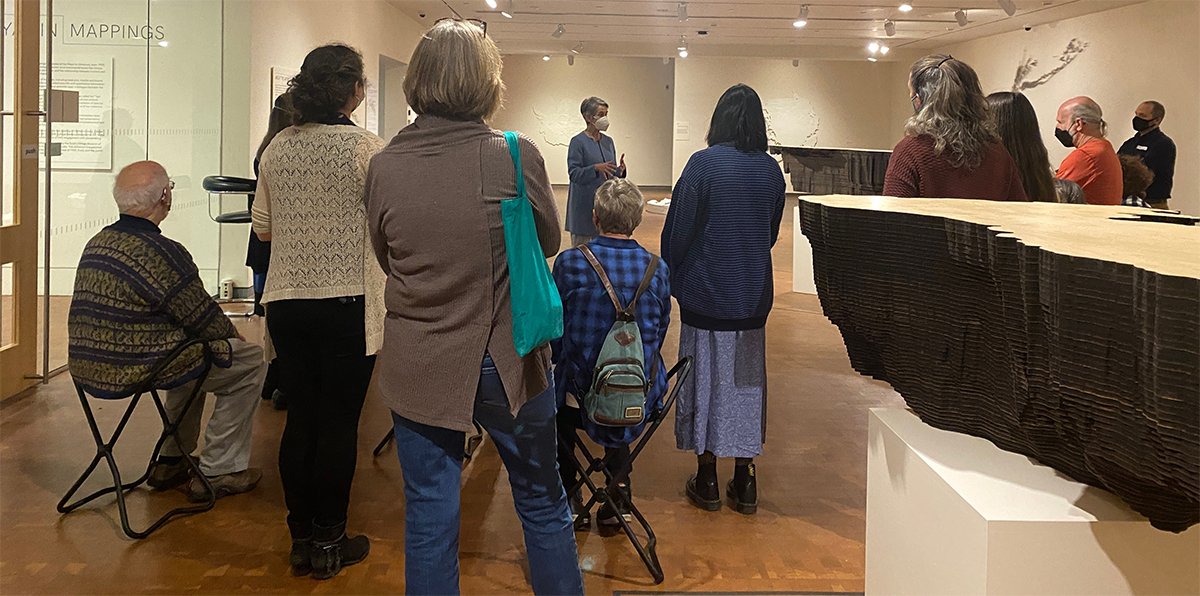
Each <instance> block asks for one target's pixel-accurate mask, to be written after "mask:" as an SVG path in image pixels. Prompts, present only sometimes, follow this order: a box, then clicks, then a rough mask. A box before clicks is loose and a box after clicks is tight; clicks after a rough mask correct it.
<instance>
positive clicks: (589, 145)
mask: <svg viewBox="0 0 1200 596" xmlns="http://www.w3.org/2000/svg"><path fill="white" fill-rule="evenodd" d="M579 112H580V113H581V114H583V121H584V122H585V123H587V128H586V129H584V131H583V132H581V133H579V134H577V135H575V137H574V138H572V139H571V145H570V147H568V148H567V173H568V175H569V176H570V178H571V188H570V191H569V194H568V195H567V231H568V232H570V233H571V246H579V245H580V244H587V243H588V242H589V241H590V240H591V239H592V238H595V237H596V236H597V235H599V232H597V231H596V226H595V225H594V224H593V223H592V207H593V204H594V203H595V202H596V189H598V188H600V185H601V184H604V183H605V182H606V181H608V180H611V179H613V178H624V177H625V175H626V174H627V172H626V170H625V156H624V155H622V156H621V159H619V160H618V159H617V148H616V145H615V144H614V143H613V140H612V137H610V136H608V135H606V134H604V131H606V130H608V104H607V103H605V102H604V100H603V99H600V98H599V97H589V98H587V99H585V100H583V105H581V106H579Z"/></svg>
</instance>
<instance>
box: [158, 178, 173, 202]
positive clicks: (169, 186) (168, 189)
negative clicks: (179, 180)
mask: <svg viewBox="0 0 1200 596" xmlns="http://www.w3.org/2000/svg"><path fill="white" fill-rule="evenodd" d="M172 190H175V181H174V180H167V187H166V188H164V189H163V192H162V196H161V197H159V199H160V200H161V199H165V198H167V193H168V192H171V191H172Z"/></svg>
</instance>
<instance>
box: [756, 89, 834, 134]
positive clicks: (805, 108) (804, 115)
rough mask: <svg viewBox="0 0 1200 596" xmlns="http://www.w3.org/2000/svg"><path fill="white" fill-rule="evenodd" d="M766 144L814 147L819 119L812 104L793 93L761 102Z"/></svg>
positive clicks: (818, 130) (819, 123) (819, 126)
mask: <svg viewBox="0 0 1200 596" xmlns="http://www.w3.org/2000/svg"><path fill="white" fill-rule="evenodd" d="M763 115H764V116H766V119H767V142H768V143H770V144H772V145H783V146H787V147H816V146H817V134H818V133H819V132H820V129H821V119H820V117H818V116H817V110H816V108H814V107H813V104H812V102H810V101H808V100H807V99H804V98H802V97H800V96H798V95H796V94H795V93H793V94H792V96H791V97H789V98H779V99H771V100H768V101H766V102H763Z"/></svg>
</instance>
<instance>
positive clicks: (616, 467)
mask: <svg viewBox="0 0 1200 596" xmlns="http://www.w3.org/2000/svg"><path fill="white" fill-rule="evenodd" d="M583 415H584V414H583V413H582V411H581V410H580V409H579V408H572V407H570V406H567V405H563V406H562V407H560V408H559V409H558V414H557V415H556V417H555V423H556V425H557V426H558V474H559V476H561V477H562V483H563V488H565V489H567V490H571V487H572V486H575V483H576V482H578V481H579V470H577V469H575V464H574V463H572V462H571V460H570V459H568V457H569V456H567V455H566V452H565V451H570V450H572V449H574V443H573V442H572V441H571V437H572V436H573V435H574V434H575V431H576V430H577V429H579V428H580V427H581V426H582V419H581V418H580V417H581V416H583ZM564 449H565V451H564ZM613 452H616V454H615V455H613V458H612V459H610V460H609V461H608V470H609V471H610V472H612V473H613V474H616V473H617V472H619V471H620V470H621V467H622V466H624V465H625V464H626V463H628V462H629V455H630V453H629V445H624V446H621V447H605V448H604V455H605V457H607V456H609V455H611V454H613ZM593 453H594V452H593ZM577 456H578V457H579V460H580V461H579V463H581V464H583V466H584V467H585V468H586V467H587V465H588V464H587V461H585V460H584V459H583V456H582V454H577ZM630 471H632V468H630ZM615 480H616V481H617V482H618V483H627V482H629V473H628V472H626V473H625V474H622V475H621V476H618V477H616V478H615ZM600 484H604V483H603V482H602V483H600Z"/></svg>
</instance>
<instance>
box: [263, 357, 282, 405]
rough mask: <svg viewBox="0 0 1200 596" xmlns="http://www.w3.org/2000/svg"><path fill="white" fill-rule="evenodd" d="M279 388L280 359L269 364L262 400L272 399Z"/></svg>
mask: <svg viewBox="0 0 1200 596" xmlns="http://www.w3.org/2000/svg"><path fill="white" fill-rule="evenodd" d="M278 388H279V359H278V358H276V359H274V360H272V361H271V362H270V363H268V364H267V377H266V378H265V379H264V380H263V388H262V398H263V399H271V395H272V394H274V393H275V390H276V389H278Z"/></svg>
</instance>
